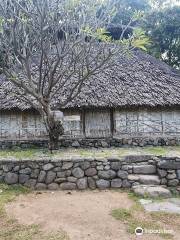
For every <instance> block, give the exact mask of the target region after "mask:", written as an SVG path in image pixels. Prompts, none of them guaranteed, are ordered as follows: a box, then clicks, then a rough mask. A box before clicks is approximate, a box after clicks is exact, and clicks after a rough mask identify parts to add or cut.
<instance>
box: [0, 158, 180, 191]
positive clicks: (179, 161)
mask: <svg viewBox="0 0 180 240" xmlns="http://www.w3.org/2000/svg"><path fill="white" fill-rule="evenodd" d="M0 181H1V182H5V183H7V184H18V183H19V184H23V185H25V186H27V187H30V188H34V189H36V190H44V189H49V190H56V189H63V190H73V189H80V190H83V189H86V188H90V189H95V188H99V189H106V188H110V187H111V188H121V187H122V188H130V187H132V186H135V185H138V184H155V185H160V184H162V185H168V186H173V187H175V186H178V185H179V184H180V158H160V157H152V156H149V155H144V156H126V157H124V158H116V157H111V158H106V159H104V158H96V159H93V158H72V159H58V160H48V159H46V160H33V161H32V160H24V161H15V160H12V161H6V160H1V161H0Z"/></svg>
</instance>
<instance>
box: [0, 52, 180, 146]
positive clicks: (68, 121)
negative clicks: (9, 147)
mask: <svg viewBox="0 0 180 240" xmlns="http://www.w3.org/2000/svg"><path fill="white" fill-rule="evenodd" d="M0 81H1V83H0V140H1V141H2V140H3V141H4V140H28V141H30V140H38V139H41V140H42V139H45V138H46V137H47V136H46V135H47V133H46V130H45V127H44V124H43V122H42V120H41V118H40V116H39V114H38V113H37V112H36V111H35V110H33V109H32V108H31V107H30V106H28V105H27V104H26V103H24V102H23V101H19V100H17V99H15V98H14V97H13V96H7V95H6V93H5V91H4V87H3V86H4V80H3V79H1V80H0ZM60 97H61V95H59V98H60ZM59 100H60V99H59ZM56 102H58V99H56ZM57 109H58V105H57ZM61 110H62V111H63V112H64V128H65V133H64V136H63V138H66V139H67V138H69V139H74V138H76V139H81V141H85V139H91V138H92V139H100V138H103V139H119V141H120V139H121V140H122V139H126V138H127V139H128V143H130V144H132V141H131V139H137V138H138V139H142V138H143V139H144V138H145V139H146V140H147V139H148V141H149V140H151V139H152V138H154V137H158V138H161V140H162V139H167V138H170V139H171V143H172V142H173V143H175V141H174V139H178V138H179V139H180V72H179V71H177V70H174V69H172V68H171V67H169V66H168V65H166V64H165V63H163V62H161V61H159V60H157V59H155V58H154V57H152V56H150V55H148V54H145V53H143V52H141V51H139V50H135V51H134V52H133V54H132V56H126V57H125V56H120V57H119V58H118V60H117V63H116V64H115V65H114V66H113V67H112V68H111V69H107V70H106V71H105V72H103V73H101V74H98V75H96V76H95V77H92V78H91V79H90V80H89V81H87V82H86V83H84V85H83V88H82V91H81V93H80V94H79V95H78V96H77V97H76V98H75V99H74V100H73V101H72V102H70V103H68V104H67V105H66V107H65V108H64V109H61ZM108 141H109V140H108ZM148 141H147V142H148ZM140 142H142V141H140ZM140 142H138V144H140ZM161 142H162V141H161ZM121 143H122V141H121ZM126 143H127V141H126ZM133 144H134V142H133ZM143 144H144V143H143ZM165 144H166V141H165ZM77 145H78V144H77ZM134 145H136V144H134Z"/></svg>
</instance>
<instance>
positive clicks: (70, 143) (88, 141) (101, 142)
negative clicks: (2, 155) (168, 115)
mask: <svg viewBox="0 0 180 240" xmlns="http://www.w3.org/2000/svg"><path fill="white" fill-rule="evenodd" d="M179 143H180V138H178V137H176V136H167V137H166V136H163V137H124V138H121V139H117V138H97V139H93V138H76V139H74V138H71V139H67V138H66V139H60V140H59V148H62V147H75V148H79V147H83V148H84V147H86V148H87V147H88V148H89V147H95V148H99V147H103V148H105V147H123V146H134V147H135V146H140V147H144V146H175V145H179ZM14 146H18V147H21V148H29V147H32V146H37V147H47V146H48V141H47V140H14V141H13V140H0V149H6V148H12V147H14Z"/></svg>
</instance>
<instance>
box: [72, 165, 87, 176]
mask: <svg viewBox="0 0 180 240" xmlns="http://www.w3.org/2000/svg"><path fill="white" fill-rule="evenodd" d="M72 175H73V176H74V177H76V178H82V177H84V171H83V170H82V169H81V168H79V167H77V168H74V169H73V170H72Z"/></svg>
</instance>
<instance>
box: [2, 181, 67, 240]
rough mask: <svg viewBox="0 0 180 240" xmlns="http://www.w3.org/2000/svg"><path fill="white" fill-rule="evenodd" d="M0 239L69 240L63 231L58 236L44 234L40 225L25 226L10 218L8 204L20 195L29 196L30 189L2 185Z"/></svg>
mask: <svg viewBox="0 0 180 240" xmlns="http://www.w3.org/2000/svg"><path fill="white" fill-rule="evenodd" d="M0 190H2V192H1V193H0V239H1V240H39V239H41V240H69V238H68V236H67V234H66V233H65V232H63V231H61V232H58V233H56V234H54V233H49V234H45V233H43V232H42V231H41V230H40V228H39V226H38V225H30V226H25V225H21V224H18V222H17V221H16V220H14V219H11V218H9V217H8V216H7V215H6V213H5V210H4V206H5V204H6V203H8V202H10V201H13V200H14V199H15V198H16V196H18V195H20V194H27V193H29V192H30V190H29V189H27V188H25V187H22V186H18V185H17V186H8V185H5V184H0Z"/></svg>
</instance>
